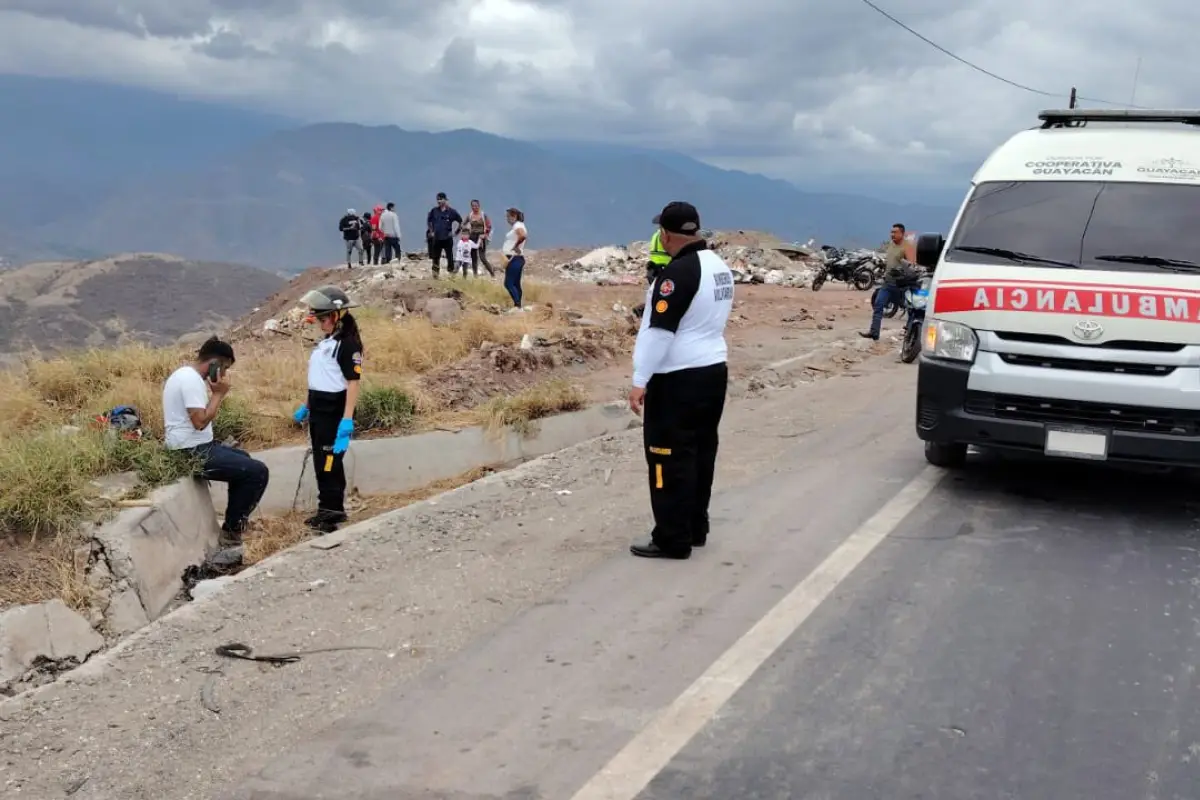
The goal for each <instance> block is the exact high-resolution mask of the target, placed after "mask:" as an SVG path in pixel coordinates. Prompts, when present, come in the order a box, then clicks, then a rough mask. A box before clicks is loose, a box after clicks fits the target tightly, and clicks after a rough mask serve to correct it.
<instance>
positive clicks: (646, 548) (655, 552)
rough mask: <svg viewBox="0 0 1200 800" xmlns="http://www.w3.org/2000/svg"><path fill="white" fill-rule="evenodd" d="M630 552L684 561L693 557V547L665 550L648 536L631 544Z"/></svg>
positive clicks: (641, 556) (636, 554)
mask: <svg viewBox="0 0 1200 800" xmlns="http://www.w3.org/2000/svg"><path fill="white" fill-rule="evenodd" d="M629 552H630V553H632V554H633V555H635V556H637V557H639V558H668V559H672V560H676V561H683V560H684V559H687V558H690V557H691V555H692V548H690V547H689V548H687V549H686V550H684V549H683V548H679V549H671V550H664V549H663V548H661V547H659V546H658V544H657V543H656V542H655V541H654V540H653V539H651V538H649V537H647V538H645V539H642V540H640V541H636V542H634V543H633V544H631V545H629Z"/></svg>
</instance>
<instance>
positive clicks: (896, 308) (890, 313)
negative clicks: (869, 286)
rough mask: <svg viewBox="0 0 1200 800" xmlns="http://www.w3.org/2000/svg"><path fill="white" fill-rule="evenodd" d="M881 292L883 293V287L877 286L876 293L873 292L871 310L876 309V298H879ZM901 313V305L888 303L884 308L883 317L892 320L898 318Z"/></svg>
mask: <svg viewBox="0 0 1200 800" xmlns="http://www.w3.org/2000/svg"><path fill="white" fill-rule="evenodd" d="M881 291H883V287H882V286H876V287H875V291H873V292H871V308H874V307H875V298H877V297H879V293H880V292H881ZM899 313H900V305H899V304H898V303H895V302H892V303H888V304H887V305H886V306H884V307H883V315H884V316H885V317H887V318H888V319H891V318H892V317H894V316H896V315H897V314H899Z"/></svg>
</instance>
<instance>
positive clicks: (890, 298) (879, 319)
mask: <svg viewBox="0 0 1200 800" xmlns="http://www.w3.org/2000/svg"><path fill="white" fill-rule="evenodd" d="M888 303H896V304H897V305H902V304H903V303H904V290H903V289H901V288H900V287H899V286H893V285H891V284H886V283H885V284H884V285H883V286H880V287H879V294H877V295H875V305H874V306H873V307H872V310H871V338H872V339H878V338H879V333H880V331H881V330H882V329H883V312H884V310H885V309H886V308H887V305H888Z"/></svg>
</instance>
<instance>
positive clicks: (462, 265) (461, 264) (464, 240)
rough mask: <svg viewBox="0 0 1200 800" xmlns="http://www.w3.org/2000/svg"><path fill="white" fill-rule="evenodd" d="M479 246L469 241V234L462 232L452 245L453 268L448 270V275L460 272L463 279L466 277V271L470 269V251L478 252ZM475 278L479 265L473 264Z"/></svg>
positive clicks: (477, 274)
mask: <svg viewBox="0 0 1200 800" xmlns="http://www.w3.org/2000/svg"><path fill="white" fill-rule="evenodd" d="M478 249H479V244H478V243H476V242H472V241H471V234H469V233H468V232H467V231H465V230H464V231H463V233H462V237H461V238H460V239H459V240H458V241H457V242H455V243H454V267H453V268H452V269H451V270H450V274H451V275H453V274H454V273H455V272H459V271H461V272H462V275H463V277H464V278H465V277H467V270H468V269H471V251H472V250H478ZM474 271H475V277H476V278H478V277H479V263H478V262H475V267H474Z"/></svg>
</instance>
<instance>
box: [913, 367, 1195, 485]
mask: <svg viewBox="0 0 1200 800" xmlns="http://www.w3.org/2000/svg"><path fill="white" fill-rule="evenodd" d="M981 355H982V354H981ZM971 369H972V365H971V364H966V363H961V362H949V361H941V360H936V359H930V358H927V357H925V356H924V355H922V356H921V358H920V360H919V362H918V366H917V407H916V431H917V436H918V437H919V438H920V439H922V440H923V441H927V442H935V443H937V444H966V445H974V446H977V447H981V448H996V449H1001V450H1011V451H1021V452H1025V453H1042V454H1045V455H1049V456H1052V457H1054V456H1058V457H1066V458H1080V459H1087V460H1096V461H1112V462H1118V463H1137V464H1152V465H1160V466H1189V467H1196V466H1200V410H1190V409H1172V408H1161V407H1153V406H1146V405H1130V404H1117V403H1112V402H1099V401H1095V400H1089V401H1081V400H1066V399H1060V398H1054V397H1046V396H1037V395H1030V394H1019V393H1016V392H1015V391H1014V392H1001V391H993V390H992V389H999V388H1000V387H998V386H987V388H986V389H981V388H979V387H978V385H977V386H976V387H969V384H970V383H971ZM978 383H979V381H976V384H978ZM1021 388H1023V389H1026V390H1027V389H1028V388H1032V387H1021ZM1043 388H1044V387H1043ZM1144 396H1146V395H1144ZM1149 396H1151V397H1152V395H1149ZM1174 396H1176V397H1178V394H1174ZM1064 442H1070V443H1071V444H1070V445H1069V447H1068V449H1066V450H1064V449H1063V447H1064V444H1063V443H1064ZM1072 448H1075V449H1072Z"/></svg>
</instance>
